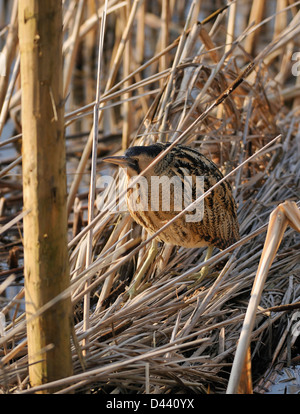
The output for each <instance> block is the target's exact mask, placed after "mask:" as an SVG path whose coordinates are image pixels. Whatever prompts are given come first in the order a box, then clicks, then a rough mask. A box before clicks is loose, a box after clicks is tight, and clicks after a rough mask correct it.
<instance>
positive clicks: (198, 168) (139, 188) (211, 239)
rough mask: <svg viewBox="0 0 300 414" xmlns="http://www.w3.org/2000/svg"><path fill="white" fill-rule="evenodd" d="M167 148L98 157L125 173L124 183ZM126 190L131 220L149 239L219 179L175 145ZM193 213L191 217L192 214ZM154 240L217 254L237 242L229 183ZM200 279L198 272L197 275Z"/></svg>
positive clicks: (207, 164) (208, 164) (204, 161)
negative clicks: (205, 249) (201, 248)
mask: <svg viewBox="0 0 300 414" xmlns="http://www.w3.org/2000/svg"><path fill="white" fill-rule="evenodd" d="M169 145H170V144H169V143H156V144H153V145H149V146H135V147H131V148H129V149H128V150H127V151H126V152H125V154H124V155H123V156H111V157H105V158H103V161H106V162H111V163H113V164H117V165H119V166H121V167H122V168H124V169H125V171H126V173H127V179H128V183H130V180H132V179H133V178H134V177H135V176H137V175H138V174H140V172H141V171H143V170H145V168H146V167H148V166H149V164H150V163H151V162H152V161H153V160H154V158H155V157H156V156H157V155H158V154H160V153H161V152H162V151H163V150H165V149H166V148H167V147H168V146H169ZM140 178H141V180H138V183H137V184H136V186H135V187H134V186H133V187H132V188H130V187H129V188H128V191H127V196H126V201H127V206H128V210H129V212H130V214H131V216H132V217H133V219H134V220H135V221H136V222H137V223H138V224H140V225H141V226H143V227H144V228H145V229H146V230H147V232H148V233H149V234H150V235H152V234H154V233H155V232H156V231H158V230H159V229H160V228H161V227H163V226H164V225H165V224H166V223H167V222H168V221H169V220H171V219H173V218H174V217H175V216H176V215H177V214H178V213H179V211H180V209H183V208H185V207H186V206H187V204H189V203H191V202H194V201H195V200H196V199H197V198H198V197H199V195H201V192H199V189H200V190H201V191H202V193H203V192H206V191H207V190H208V189H209V188H211V187H212V186H213V185H214V184H216V183H217V182H218V181H220V180H221V179H222V178H223V175H222V173H221V172H220V171H219V169H218V167H217V166H216V165H215V164H214V163H213V162H212V161H210V160H209V159H208V158H206V157H205V156H204V155H203V154H201V153H200V152H199V151H197V150H196V149H193V148H190V147H187V146H184V145H177V146H175V147H174V148H172V149H171V150H170V151H169V152H168V153H167V154H166V155H165V156H164V157H163V158H162V159H161V160H160V161H158V162H157V163H156V164H155V165H154V166H153V167H152V168H150V169H149V170H148V171H147V172H146V173H145V174H144V178H142V177H140ZM195 211H196V212H195ZM157 239H158V240H160V241H164V242H165V243H167V244H171V245H176V246H182V247H189V248H191V247H208V251H207V255H206V260H207V259H208V258H210V257H211V255H212V251H213V248H214V247H217V248H219V249H221V250H223V249H225V248H227V247H229V246H230V245H231V244H233V243H235V242H236V241H237V240H238V239H239V225H238V220H237V212H236V204H235V201H234V198H233V195H232V191H231V187H230V184H229V182H227V181H226V180H225V181H223V182H222V183H220V185H218V186H217V187H216V188H215V189H213V190H212V192H211V193H209V194H208V195H207V196H206V197H205V198H204V200H202V204H201V208H200V206H198V208H197V206H196V208H194V210H193V211H187V212H186V213H185V214H183V215H182V216H181V217H179V218H178V219H176V220H175V221H174V222H173V223H171V224H170V225H169V226H168V227H167V228H165V229H164V230H163V231H161V232H160V233H159V234H158V236H157ZM202 276H203V273H202Z"/></svg>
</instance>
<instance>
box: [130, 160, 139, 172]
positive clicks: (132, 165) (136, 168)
mask: <svg viewBox="0 0 300 414" xmlns="http://www.w3.org/2000/svg"><path fill="white" fill-rule="evenodd" d="M129 167H130V168H132V169H133V170H134V171H136V173H137V174H139V173H140V172H141V170H140V166H139V161H138V160H137V159H136V158H132V159H131V160H130V164H129Z"/></svg>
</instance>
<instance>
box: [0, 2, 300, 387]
mask: <svg viewBox="0 0 300 414" xmlns="http://www.w3.org/2000/svg"><path fill="white" fill-rule="evenodd" d="M2 3H3V4H6V3H8V4H10V5H11V4H14V6H15V4H16V1H14V2H2ZM103 3H104V2H99V4H100V8H99V9H95V5H97V2H94V1H82V0H69V1H67V0H65V1H64V32H65V37H64V57H65V64H64V71H65V72H64V75H65V98H66V115H65V119H66V136H67V154H68V159H67V173H68V188H69V199H68V208H69V212H70V215H69V224H70V226H69V227H70V228H69V229H70V239H69V240H70V242H69V249H70V266H71V287H70V291H68V292H64V294H71V296H72V300H73V304H74V321H75V329H74V333H73V364H74V376H72V377H70V378H64V379H62V380H61V381H60V382H59V385H60V386H61V387H62V390H61V391H60V392H62V393H65V392H69V391H71V390H73V391H75V392H87V391H88V390H89V391H92V392H100V393H101V392H104V393H111V392H113V393H131V392H132V393H145V392H147V393H170V392H172V393H175V392H186V393H193V392H195V393H207V392H210V393H224V392H225V391H226V386H227V382H228V376H229V372H230V368H231V364H232V361H233V357H234V354H235V350H236V344H237V341H238V339H239V334H240V330H241V326H242V323H243V318H244V315H245V311H246V308H247V304H248V301H249V295H250V291H251V288H252V284H253V280H254V277H255V274H256V271H257V267H258V262H259V259H260V256H261V252H262V248H263V245H264V241H265V235H266V229H267V224H268V220H269V216H270V213H271V212H272V211H273V210H274V208H275V207H276V206H278V205H279V204H280V203H282V202H284V201H286V200H292V201H295V202H298V200H299V178H300V176H299V174H300V161H299V159H300V158H299V152H300V132H299V131H300V129H299V128H300V123H299V121H300V112H299V96H300V95H299V92H300V84H299V79H300V77H299V76H298V77H297V76H294V75H293V70H296V68H297V61H296V60H293V57H294V53H295V52H297V51H298V50H299V39H300V11H299V6H300V2H293V1H288V0H285V1H279V0H273V1H268V2H266V1H258V2H257V1H253V2H251V1H246V0H245V1H244V0H237V1H236V2H232V4H231V6H230V7H228V8H225V9H224V10H220V11H219V13H217V14H216V15H215V16H212V17H211V18H210V19H206V18H207V17H208V16H209V15H210V14H211V13H213V12H214V11H216V9H217V8H214V9H212V8H211V3H216V4H218V7H221V6H224V4H223V2H222V1H218V2H208V1H202V2H200V1H199V2H197V1H195V2H189V3H190V4H189V6H187V4H186V3H187V2H184V1H180V0H176V1H168V0H161V1H153V2H152V1H151V2H147V1H145V2H142V1H139V0H134V1H129V0H127V1H123V2H122V1H114V0H109V1H108V7H107V14H106V15H103V9H104V5H103ZM224 3H225V2H224ZM6 16H7V19H6V20H5V21H4V20H2V21H1V28H0V29H1V32H0V34H1V38H0V41H1V45H2V46H1V47H2V50H3V47H4V48H6V53H7V73H9V72H10V73H11V76H10V77H8V76H7V77H0V108H1V107H2V109H1V115H0V130H1V133H2V138H1V141H0V145H1V151H2V150H3V149H6V148H8V147H9V146H10V145H11V144H12V143H13V144H14V152H12V154H13V155H5V156H4V155H0V156H1V159H0V160H1V170H0V191H1V193H0V195H1V199H0V220H1V225H2V227H1V230H0V231H1V239H0V243H1V244H0V255H1V260H2V261H1V263H0V283H2V284H0V293H1V295H2V296H1V302H0V310H1V312H2V313H1V315H2V316H4V317H5V319H6V325H5V327H4V324H3V321H2V325H1V327H0V345H1V347H0V387H1V390H2V391H3V392H33V391H36V390H33V389H30V387H29V381H28V372H27V344H26V321H25V315H24V308H23V306H24V297H23V290H22V283H23V267H22V257H23V251H22V220H21V219H22V215H20V213H21V212H22V186H21V167H20V165H21V153H20V152H19V151H20V148H21V134H22V125H21V119H20V106H21V91H20V89H19V60H18V38H17V23H16V21H17V20H16V14H15V7H13V8H12V10H10V9H8V11H7V14H6ZM103 16H104V18H105V17H106V26H105V36H104V47H103V56H102V63H101V73H100V74H101V89H100V91H101V92H100V108H101V110H100V113H99V116H100V120H99V127H100V131H99V139H98V145H97V152H98V157H97V160H96V161H95V159H94V162H96V169H97V178H99V177H100V176H101V175H102V176H104V175H107V174H111V175H115V176H116V177H118V174H119V172H118V171H117V170H114V169H111V170H108V169H107V168H108V167H107V165H104V163H102V162H101V158H102V157H103V156H104V155H107V154H110V155H112V154H117V153H121V152H122V151H123V150H124V148H126V147H128V146H129V145H132V144H141V143H142V144H148V143H151V142H153V141H156V140H163V141H165V140H167V141H174V140H176V139H179V141H180V142H182V143H185V144H188V145H191V146H193V147H196V148H199V149H200V150H201V152H203V153H204V154H205V155H207V156H208V157H210V158H211V159H213V160H214V162H215V163H217V165H218V166H219V167H220V169H221V170H222V172H223V173H224V175H226V174H228V173H230V172H232V171H233V169H235V168H237V167H239V166H241V164H242V163H243V162H244V161H245V160H247V159H248V158H249V157H250V156H252V155H253V154H255V153H256V152H257V151H258V150H261V149H262V148H263V147H264V146H266V145H268V144H269V143H270V142H271V141H272V140H273V143H272V144H271V145H269V146H268V147H267V148H266V149H265V150H263V151H261V152H260V153H259V155H258V156H256V157H254V158H252V159H251V161H250V162H246V163H245V164H243V165H242V166H241V167H240V168H237V169H236V170H235V171H234V172H233V174H231V175H230V176H229V178H228V179H229V180H230V181H231V183H232V186H233V189H234V195H235V198H236V201H237V204H238V218H239V222H240V233H241V241H240V242H238V243H237V244H236V245H235V246H234V248H230V249H227V250H226V251H224V252H221V253H220V252H219V251H217V250H216V251H215V252H214V256H213V257H212V259H211V260H210V263H211V266H210V271H209V274H208V276H207V278H206V279H205V280H204V281H203V282H201V283H200V284H197V282H196V284H195V283H194V281H193V280H191V278H190V277H189V276H190V274H192V273H193V272H194V271H195V269H194V268H195V267H196V266H198V268H200V267H201V266H202V265H203V259H204V257H205V249H183V248H177V247H173V248H170V247H166V246H163V245H162V246H160V247H159V252H158V254H157V256H156V259H155V261H154V263H153V265H152V266H151V268H150V269H149V271H148V272H147V274H146V275H145V277H144V279H143V281H142V283H141V285H140V290H139V292H138V294H137V296H136V297H134V298H133V299H129V298H128V295H127V293H126V292H127V288H128V286H129V285H130V283H131V281H132V279H133V277H134V275H135V273H136V271H137V270H138V269H139V267H140V266H141V264H142V263H143V262H144V260H145V257H146V255H147V252H148V250H149V246H150V243H147V235H146V234H145V233H144V231H142V229H141V228H140V227H138V226H137V225H135V224H134V223H133V222H132V219H131V218H130V216H129V215H128V213H126V212H121V213H120V212H118V211H113V210H112V206H113V197H112V196H113V194H112V192H111V191H108V190H105V191H106V192H105V205H104V206H103V208H102V209H101V211H98V210H97V209H95V210H94V211H93V213H94V214H92V215H89V216H88V214H87V207H88V192H89V183H90V170H91V166H92V163H93V161H92V160H93V158H92V157H91V152H92V142H93V141H92V138H93V128H92V126H93V106H94V103H95V99H96V92H95V91H96V79H97V73H98V72H99V67H98V65H97V55H98V43H99V41H98V39H99V29H100V25H99V22H101V21H102V20H103ZM200 21H201V22H200ZM6 24H8V26H6ZM101 53H102V50H101ZM252 62H253V63H254V66H253V68H252V71H251V73H250V74H249V75H247V76H245V79H243V82H242V83H240V84H239V85H236V86H237V87H236V88H235V89H234V90H233V91H232V93H231V94H230V95H228V96H227V98H226V99H225V100H223V101H222V102H221V103H220V104H218V105H216V104H215V105H213V104H214V103H216V99H217V98H218V97H219V96H220V95H221V94H222V92H224V91H226V89H227V88H228V86H229V85H231V84H232V82H235V81H236V80H237V79H239V77H240V75H241V74H242V73H243V70H244V69H245V68H247V66H248V65H249V64H250V63H252ZM293 65H294V66H293ZM98 74H99V73H98ZM210 105H212V108H210V110H209V111H208V110H207V108H209V107H210ZM8 131H12V132H8ZM280 134H281V135H280ZM279 135H280V136H279ZM276 137H277V139H276V140H274V138H276ZM11 151H12V150H11ZM3 154H11V153H8V152H3ZM94 167H95V165H94ZM122 180H123V178H122V176H120V180H119V181H118V183H119V185H120V186H122V185H123V181H122ZM122 188H123V187H122ZM94 190H95V189H94V188H93V187H92V191H94ZM103 191H104V190H103V188H100V189H99V188H97V190H96V192H95V194H94V195H95V197H96V198H97V197H99V195H101V194H102V195H103ZM298 205H299V204H298ZM25 213H26V212H25ZM88 221H90V225H89V226H88V224H89V223H88ZM89 236H91V237H92V239H90V240H92V244H90V243H89V242H88V240H89ZM299 247H300V239H299V234H298V233H297V232H296V231H295V230H293V229H291V228H288V229H287V231H286V232H285V234H284V238H283V240H282V243H281V245H280V248H279V250H278V252H277V255H276V258H275V260H274V262H273V264H272V267H271V269H270V271H269V275H268V278H267V281H266V284H265V287H264V290H263V295H262V300H261V304H260V309H259V311H258V314H257V319H256V325H255V328H254V331H253V334H252V346H251V350H252V367H253V381H254V386H255V391H256V392H263V391H264V387H266V386H267V381H268V379H269V378H270V376H271V375H273V374H274V372H276V369H278V368H281V367H282V366H287V365H288V364H290V363H291V362H293V361H294V362H296V361H299V340H298V341H297V338H296V337H295V336H293V335H291V328H292V317H293V315H295V310H294V309H296V306H291V308H290V309H288V310H286V308H284V310H281V308H280V306H282V305H287V304H295V303H296V302H298V304H299V300H300V288H299V278H300V272H299V270H300V264H299V263H300V255H299ZM87 257H88V259H87ZM7 259H8V265H6V260H7ZM11 275H14V276H11ZM13 286H17V293H16V296H13V295H12V291H13V288H12V287H13ZM49 306H55V303H52V304H49ZM270 308H272V309H270ZM41 311H42V310H41ZM296 312H297V310H296ZM2 319H3V317H2ZM0 322H1V320H0ZM52 385H58V384H57V383H56V384H52Z"/></svg>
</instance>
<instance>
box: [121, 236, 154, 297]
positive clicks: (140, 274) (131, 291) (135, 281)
mask: <svg viewBox="0 0 300 414" xmlns="http://www.w3.org/2000/svg"><path fill="white" fill-rule="evenodd" d="M156 254H157V241H156V240H155V239H154V240H152V243H151V246H150V249H149V252H148V255H147V258H146V260H145V262H144V263H143V265H142V267H141V268H140V270H139V272H138V273H137V275H136V276H135V278H134V279H133V281H132V283H131V286H130V287H129V289H128V294H129V297H130V298H133V297H134V296H135V295H136V291H137V288H138V286H139V284H140V282H141V279H142V277H143V276H144V274H145V273H146V272H147V270H148V269H149V267H150V266H151V264H152V262H153V260H154V258H155V256H156Z"/></svg>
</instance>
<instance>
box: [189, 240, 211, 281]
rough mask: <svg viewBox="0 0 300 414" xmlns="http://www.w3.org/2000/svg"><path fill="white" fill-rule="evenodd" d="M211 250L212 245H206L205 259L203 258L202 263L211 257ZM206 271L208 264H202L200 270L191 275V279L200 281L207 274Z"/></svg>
mask: <svg viewBox="0 0 300 414" xmlns="http://www.w3.org/2000/svg"><path fill="white" fill-rule="evenodd" d="M213 250H214V246H208V248H207V252H206V256H205V259H204V263H205V262H206V261H207V260H208V259H210V258H211V256H212V253H213ZM207 272H208V266H206V265H204V266H203V267H202V269H201V270H200V272H197V273H195V274H194V275H193V279H197V282H201V281H202V280H203V279H204V278H205V276H206V275H207Z"/></svg>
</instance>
